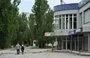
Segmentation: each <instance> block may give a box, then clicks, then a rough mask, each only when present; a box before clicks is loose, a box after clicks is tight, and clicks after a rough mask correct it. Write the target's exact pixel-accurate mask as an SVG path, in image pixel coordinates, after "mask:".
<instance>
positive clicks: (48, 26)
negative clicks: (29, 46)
mask: <svg viewBox="0 0 90 58" xmlns="http://www.w3.org/2000/svg"><path fill="white" fill-rule="evenodd" d="M32 12H33V13H34V17H35V23H36V26H35V30H36V34H35V35H36V40H37V41H38V45H39V47H40V48H42V47H44V46H45V43H46V42H47V40H46V37H45V36H44V33H45V32H51V31H52V27H53V25H52V23H53V11H52V10H51V9H50V8H49V5H48V4H47V0H35V4H34V6H33V9H32Z"/></svg>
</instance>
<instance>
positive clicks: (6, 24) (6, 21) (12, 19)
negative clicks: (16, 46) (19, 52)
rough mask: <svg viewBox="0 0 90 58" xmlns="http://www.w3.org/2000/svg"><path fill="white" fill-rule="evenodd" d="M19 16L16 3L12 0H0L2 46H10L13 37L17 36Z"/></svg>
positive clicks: (0, 40)
mask: <svg viewBox="0 0 90 58" xmlns="http://www.w3.org/2000/svg"><path fill="white" fill-rule="evenodd" d="M16 3H18V2H17V1H16ZM17 17H18V8H17V6H16V4H14V3H11V0H3V1H2V0H0V35H1V36H0V48H5V47H8V46H10V45H11V41H12V39H13V38H16V37H17V36H16V35H17V34H16V33H17V32H16V31H17V27H18V22H17Z"/></svg>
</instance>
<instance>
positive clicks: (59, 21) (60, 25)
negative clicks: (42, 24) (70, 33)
mask: <svg viewBox="0 0 90 58" xmlns="http://www.w3.org/2000/svg"><path fill="white" fill-rule="evenodd" d="M59 29H61V18H60V19H59Z"/></svg>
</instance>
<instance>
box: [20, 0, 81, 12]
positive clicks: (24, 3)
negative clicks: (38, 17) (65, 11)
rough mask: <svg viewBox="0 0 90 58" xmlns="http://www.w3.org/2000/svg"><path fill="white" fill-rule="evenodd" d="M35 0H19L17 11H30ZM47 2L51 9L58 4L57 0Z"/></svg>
mask: <svg viewBox="0 0 90 58" xmlns="http://www.w3.org/2000/svg"><path fill="white" fill-rule="evenodd" d="M80 1H81V0H64V2H65V3H77V2H80ZM34 2H35V0H21V4H20V5H19V12H29V13H31V9H32V6H33V4H34ZM48 4H49V5H50V7H51V8H52V9H53V7H54V6H55V5H59V4H60V2H59V0H48Z"/></svg>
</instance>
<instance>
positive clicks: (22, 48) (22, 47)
mask: <svg viewBox="0 0 90 58" xmlns="http://www.w3.org/2000/svg"><path fill="white" fill-rule="evenodd" d="M21 51H22V54H23V53H24V45H23V44H22V46H21Z"/></svg>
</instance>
